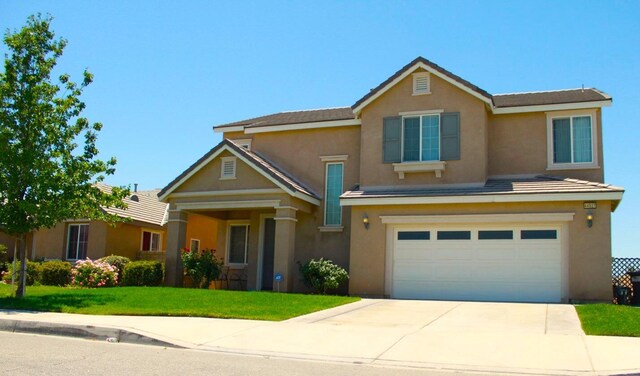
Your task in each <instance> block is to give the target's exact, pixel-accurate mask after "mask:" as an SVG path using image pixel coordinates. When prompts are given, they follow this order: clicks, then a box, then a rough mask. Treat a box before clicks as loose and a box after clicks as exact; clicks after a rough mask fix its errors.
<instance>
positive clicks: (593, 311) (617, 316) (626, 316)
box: [575, 304, 640, 337]
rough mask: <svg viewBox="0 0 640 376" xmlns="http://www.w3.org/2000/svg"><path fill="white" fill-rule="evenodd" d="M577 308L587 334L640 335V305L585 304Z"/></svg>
mask: <svg viewBox="0 0 640 376" xmlns="http://www.w3.org/2000/svg"><path fill="white" fill-rule="evenodd" d="M575 308H576V311H577V312H578V317H579V318H580V322H581V323H582V330H584V332H585V333H586V334H587V335H594V336H620V337H640V307H632V306H621V305H614V304H585V305H576V306H575Z"/></svg>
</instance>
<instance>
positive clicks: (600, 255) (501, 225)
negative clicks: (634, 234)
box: [159, 57, 623, 302]
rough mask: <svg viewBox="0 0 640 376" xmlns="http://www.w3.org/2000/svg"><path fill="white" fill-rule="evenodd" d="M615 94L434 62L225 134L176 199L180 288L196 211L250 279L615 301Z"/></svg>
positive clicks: (173, 264)
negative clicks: (607, 150) (311, 279)
mask: <svg viewBox="0 0 640 376" xmlns="http://www.w3.org/2000/svg"><path fill="white" fill-rule="evenodd" d="M610 104H611V97H610V96H608V95H607V94H604V93H603V92H601V91H599V90H597V89H590V88H586V89H569V90H559V91H548V92H531V93H518V94H502V95H492V94H489V93H488V92H486V91H484V90H482V89H480V88H478V87H477V86H475V85H473V84H471V83H469V82H468V81H466V80H464V79H462V78H460V77H458V76H456V75H454V74H453V73H451V72H448V71H447V70H445V69H443V68H441V67H439V66H437V65H435V64H434V63H432V62H430V61H428V60H426V59H424V58H422V57H419V58H417V59H415V60H414V61H412V62H411V63H409V64H408V65H406V66H405V67H403V68H402V69H401V70H399V71H398V72H396V73H395V74H394V75H393V76H391V77H389V78H388V79H387V80H385V81H384V82H383V83H381V84H380V85H379V86H378V87H376V88H375V89H373V90H371V91H370V92H369V93H367V94H366V95H365V96H364V97H362V98H361V99H359V100H358V101H357V102H356V103H355V104H354V105H353V106H351V107H344V108H332V109H321V110H308V111H294V112H281V113H277V114H273V115H267V116H262V117H258V118H253V119H248V120H243V121H238V122H234V123H230V124H223V125H219V126H216V127H214V130H215V131H216V132H222V133H223V141H222V142H221V143H220V144H218V145H217V146H215V147H214V148H213V149H212V150H211V151H209V152H208V153H207V154H205V155H204V156H203V157H202V158H200V160H198V161H197V162H196V163H194V164H193V165H192V166H191V167H189V168H188V169H187V170H186V171H185V172H183V173H182V174H181V175H180V176H178V177H177V178H176V179H175V180H174V181H172V182H171V183H169V184H168V185H167V186H166V187H165V188H164V189H163V190H162V191H161V192H160V193H159V197H160V200H161V201H163V202H166V203H168V204H169V205H170V206H169V208H170V209H169V219H168V222H169V223H168V236H167V242H168V243H167V250H168V252H167V255H166V256H167V283H168V284H173V285H179V284H180V283H181V282H180V281H181V276H182V274H181V269H180V264H179V262H178V250H179V249H180V248H181V247H183V245H184V244H185V243H186V239H187V237H188V235H187V232H188V227H189V222H190V221H189V216H190V215H192V214H194V213H197V214H201V215H205V216H208V217H211V218H214V219H216V220H217V221H219V223H220V224H219V233H220V236H219V237H218V249H219V250H221V255H222V256H223V257H224V259H225V262H226V264H227V265H228V266H230V267H232V268H239V269H244V270H245V273H246V275H247V278H248V284H247V286H248V288H249V289H263V290H265V289H266V290H271V289H275V287H274V286H275V285H274V282H273V280H274V273H279V274H280V275H281V276H282V277H283V280H282V282H281V283H280V286H279V289H280V291H299V290H302V289H303V287H302V285H301V282H300V275H299V272H298V266H297V263H298V262H301V263H303V262H306V261H307V260H309V259H310V258H320V257H325V258H329V259H332V260H333V261H335V262H336V263H337V264H339V265H342V266H343V267H345V268H347V269H348V271H349V275H350V280H349V293H350V294H353V295H362V296H373V297H392V298H409V299H465V300H466V299H469V300H491V301H494V300H495V301H532V302H561V301H563V302H566V301H570V300H573V301H576V300H609V299H610V295H611V212H612V211H614V210H615V208H616V207H617V205H618V204H619V202H620V201H621V199H622V195H623V189H621V188H618V187H614V186H611V185H608V184H604V183H603V181H604V164H603V150H602V126H603V124H602V108H603V107H606V106H609V105H610Z"/></svg>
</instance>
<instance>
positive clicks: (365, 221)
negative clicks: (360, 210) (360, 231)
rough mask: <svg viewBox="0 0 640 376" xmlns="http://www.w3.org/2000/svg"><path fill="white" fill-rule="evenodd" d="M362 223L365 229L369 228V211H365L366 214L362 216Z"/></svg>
mask: <svg viewBox="0 0 640 376" xmlns="http://www.w3.org/2000/svg"><path fill="white" fill-rule="evenodd" d="M362 224H363V225H364V228H365V230H368V229H369V216H368V215H367V213H364V215H363V216H362Z"/></svg>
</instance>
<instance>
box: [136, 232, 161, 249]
mask: <svg viewBox="0 0 640 376" xmlns="http://www.w3.org/2000/svg"><path fill="white" fill-rule="evenodd" d="M145 232H148V233H151V234H158V250H157V251H152V250H150V249H149V250H143V249H142V247H143V245H144V233H145ZM152 245H153V237H151V238H150V240H149V248H153V247H152ZM161 251H162V231H156V230H151V229H148V228H143V229H142V230H141V231H140V252H161Z"/></svg>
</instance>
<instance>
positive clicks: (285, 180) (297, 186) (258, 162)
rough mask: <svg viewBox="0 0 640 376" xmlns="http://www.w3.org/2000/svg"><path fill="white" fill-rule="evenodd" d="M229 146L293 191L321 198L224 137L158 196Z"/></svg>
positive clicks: (274, 166)
mask: <svg viewBox="0 0 640 376" xmlns="http://www.w3.org/2000/svg"><path fill="white" fill-rule="evenodd" d="M225 146H226V147H228V148H230V149H232V150H233V151H234V152H236V153H237V154H240V155H242V156H243V157H245V158H246V159H247V160H248V161H249V162H250V163H252V164H253V165H254V166H255V167H256V168H258V169H260V170H262V171H264V172H265V173H267V174H268V175H269V176H270V177H272V178H273V179H274V180H276V181H278V182H279V183H280V184H282V185H284V186H285V187H287V188H288V189H290V190H292V191H296V192H299V193H302V194H304V195H307V196H309V197H311V198H314V199H317V200H320V197H319V196H318V195H317V194H316V193H315V192H314V191H313V190H311V189H310V188H309V187H307V186H306V185H305V184H304V183H302V182H300V181H299V180H297V179H296V178H294V177H293V176H292V175H290V174H289V173H287V172H286V171H284V170H283V169H281V168H280V167H278V166H277V165H276V164H274V163H272V162H270V161H269V160H268V159H266V158H264V157H263V156H262V155H260V154H258V153H257V152H254V151H249V150H247V149H245V148H243V147H242V146H239V145H237V144H236V143H234V142H233V141H231V140H228V139H223V140H222V141H221V142H220V143H219V144H218V145H216V146H215V147H214V148H213V149H211V150H209V152H207V153H206V154H205V155H203V156H202V157H201V158H200V159H198V160H197V161H196V162H195V163H194V164H192V165H191V166H190V167H189V168H187V169H186V170H185V171H184V172H182V173H181V174H180V175H178V177H176V178H175V179H173V181H171V183H169V184H167V186H166V187H164V188H163V189H162V190H161V191H160V192H159V193H158V196H162V195H164V194H165V193H167V192H168V191H169V190H170V189H171V188H173V187H174V185H176V184H177V183H178V182H179V181H180V180H182V179H183V178H184V177H185V176H187V175H188V174H189V173H190V172H191V171H193V170H194V169H196V168H198V166H200V165H201V164H202V163H204V161H206V160H207V159H208V158H209V157H210V156H211V155H213V154H215V153H216V152H218V151H219V150H220V149H222V148H223V147H225Z"/></svg>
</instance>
